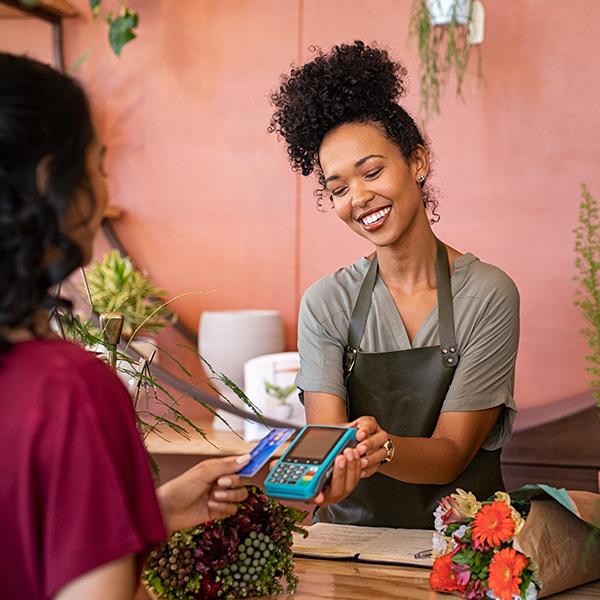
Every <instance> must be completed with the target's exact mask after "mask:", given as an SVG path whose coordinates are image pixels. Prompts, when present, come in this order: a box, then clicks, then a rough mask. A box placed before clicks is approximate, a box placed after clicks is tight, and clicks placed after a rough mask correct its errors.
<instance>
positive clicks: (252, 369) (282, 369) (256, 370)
mask: <svg viewBox="0 0 600 600" xmlns="http://www.w3.org/2000/svg"><path fill="white" fill-rule="evenodd" d="M299 369H300V357H299V355H298V353H297V352H280V353H278V354H267V355H265V356H257V357H256V358H252V359H250V360H249V361H248V362H246V364H245V365H244V391H245V392H246V395H247V396H248V398H250V400H252V402H254V404H255V405H256V406H257V407H258V408H259V409H260V411H261V412H262V414H264V415H268V416H271V417H275V418H277V419H278V420H281V421H287V422H288V423H290V424H292V425H294V426H295V427H301V426H302V425H304V424H305V423H306V416H305V414H304V407H303V406H302V404H301V403H300V400H299V399H298V394H297V392H296V393H292V394H290V395H289V396H288V398H287V399H286V403H285V404H286V405H285V406H284V407H283V408H282V409H279V408H278V405H279V404H280V403H279V402H278V401H277V400H276V399H275V398H273V397H272V396H269V394H267V391H266V389H265V383H266V382H267V381H268V382H269V383H273V384H275V385H278V386H280V387H287V386H288V385H292V384H293V383H294V381H295V379H296V374H297V373H298V370H299ZM277 411H281V414H280V416H278V413H277ZM288 411H289V412H288ZM268 431H269V430H268V429H267V428H266V427H265V426H264V425H261V424H260V423H256V422H253V421H246V423H245V425H244V439H245V440H247V441H255V440H260V439H261V438H263V437H264V436H265V435H266V434H267V433H268Z"/></svg>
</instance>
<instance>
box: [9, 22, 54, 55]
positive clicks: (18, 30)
mask: <svg viewBox="0 0 600 600" xmlns="http://www.w3.org/2000/svg"><path fill="white" fill-rule="evenodd" d="M0 51H2V52H12V53H16V54H27V56H30V57H31V58H35V59H37V60H44V61H50V62H52V59H53V56H54V52H53V50H52V25H51V24H50V23H47V22H45V21H42V20H40V19H30V18H29V17H23V18H19V17H3V18H1V19H0Z"/></svg>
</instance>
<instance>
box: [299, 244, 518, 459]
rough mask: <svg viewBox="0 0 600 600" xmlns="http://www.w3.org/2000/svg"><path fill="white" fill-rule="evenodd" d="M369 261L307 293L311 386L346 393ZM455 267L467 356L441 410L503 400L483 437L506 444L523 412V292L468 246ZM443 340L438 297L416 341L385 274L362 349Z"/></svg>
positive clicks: (460, 339)
mask: <svg viewBox="0 0 600 600" xmlns="http://www.w3.org/2000/svg"><path fill="white" fill-rule="evenodd" d="M368 266H369V261H368V259H366V258H361V259H360V260H358V261H357V262H355V263H354V264H353V265H351V266H349V267H345V268H343V269H339V270H337V271H336V272H335V273H332V274H330V275H327V276H326V277H323V278H322V279H320V280H319V281H317V282H316V283H315V284H313V285H312V286H311V287H310V288H308V290H307V291H306V292H305V294H304V297H303V298H302V303H301V307H300V317H299V323H298V351H299V353H300V372H299V373H298V376H297V378H296V385H297V386H298V387H299V388H301V389H303V390H304V391H310V392H326V393H329V394H334V395H336V396H338V397H340V398H342V399H343V398H345V396H346V390H345V388H344V382H343V368H342V356H343V351H344V347H345V345H346V343H347V338H348V322H349V318H350V314H351V313H352V308H353V306H354V303H355V301H356V298H357V296H358V291H359V289H360V285H361V283H362V280H363V278H364V276H365V274H366V272H367V268H368ZM454 266H455V270H454V272H453V273H452V277H451V285H452V297H453V302H454V323H455V333H456V342H457V346H458V353H459V356H460V362H459V364H458V367H457V368H456V372H455V374H454V378H453V380H452V384H451V385H450V389H449V390H448V393H447V395H446V399H445V401H444V404H443V406H442V412H447V411H471V410H482V409H486V408H492V407H494V406H499V405H504V406H505V409H504V411H503V413H502V416H501V418H500V419H499V420H498V422H497V423H496V425H495V427H494V429H493V430H492V432H491V433H490V435H489V437H488V439H487V440H486V441H485V443H484V444H483V447H484V448H485V449H487V450H495V449H496V448H500V447H501V446H503V445H504V444H506V442H508V440H509V439H510V437H511V431H512V423H513V421H514V418H515V416H516V410H517V408H516V405H515V402H514V379H515V360H516V356H517V348H518V344H519V292H518V290H517V287H516V286H515V284H514V283H513V281H512V280H511V279H510V278H509V277H508V276H507V275H506V274H505V273H504V272H503V271H501V270H500V269H498V268H497V267H494V266H492V265H489V264H486V263H483V262H481V261H480V260H479V259H478V258H477V257H476V256H474V255H473V254H470V253H467V254H464V255H462V256H460V257H458V258H457V259H456V261H455V264H454ZM436 344H439V340H438V317H437V304H436V305H435V306H434V307H433V309H432V310H431V312H430V313H429V315H428V316H427V318H426V319H425V321H424V323H423V324H422V325H421V328H420V329H419V331H418V332H417V334H416V335H415V338H414V340H413V343H412V345H411V343H410V342H409V339H408V336H407V334H406V330H405V328H404V324H403V322H402V319H401V317H400V314H399V313H398V310H397V308H396V304H395V303H394V300H393V298H392V296H391V295H390V293H389V291H388V289H387V288H386V286H385V284H384V283H383V280H382V279H381V278H380V277H378V278H377V282H376V284H375V289H374V291H373V302H372V305H371V311H370V313H369V317H368V319H367V324H366V328H365V333H364V336H363V339H362V342H361V349H362V350H363V351H365V352H390V351H394V350H407V349H409V348H419V347H424V346H433V345H436Z"/></svg>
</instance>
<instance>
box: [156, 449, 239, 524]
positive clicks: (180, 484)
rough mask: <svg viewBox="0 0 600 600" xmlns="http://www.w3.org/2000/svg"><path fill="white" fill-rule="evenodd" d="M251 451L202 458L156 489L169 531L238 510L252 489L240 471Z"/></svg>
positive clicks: (227, 515) (223, 516)
mask: <svg viewBox="0 0 600 600" xmlns="http://www.w3.org/2000/svg"><path fill="white" fill-rule="evenodd" d="M249 460H250V455H249V454H247V455H245V456H230V457H228V458H213V459H209V460H204V461H202V462H199V463H198V464H197V465H195V466H193V467H192V468H191V469H188V470H187V471H186V472H185V473H183V474H181V475H180V476H179V477H176V478H175V479H172V480H171V481H168V482H167V483H165V484H164V485H161V486H160V487H159V488H158V489H157V491H156V493H157V496H158V501H159V504H160V508H161V512H162V514H163V519H164V521H165V525H166V527H167V530H168V531H169V533H172V532H173V531H178V530H180V529H186V528H188V527H194V526H195V525H198V524H199V523H202V522H204V521H212V520H213V519H223V518H225V517H229V516H231V515H233V514H235V513H236V512H237V510H238V505H239V503H240V502H242V501H243V500H245V499H246V497H247V496H248V491H247V490H246V488H245V487H244V485H243V483H242V481H241V478H240V476H239V475H235V473H237V472H238V471H239V470H240V469H241V468H242V467H243V466H244V465H246V464H247V463H248V461H249Z"/></svg>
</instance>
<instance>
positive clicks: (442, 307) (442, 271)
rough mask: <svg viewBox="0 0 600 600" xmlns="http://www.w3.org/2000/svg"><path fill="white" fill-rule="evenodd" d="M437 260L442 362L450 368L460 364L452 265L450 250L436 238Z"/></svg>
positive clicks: (436, 273) (436, 271) (436, 274)
mask: <svg viewBox="0 0 600 600" xmlns="http://www.w3.org/2000/svg"><path fill="white" fill-rule="evenodd" d="M436 242H437V260H436V261H435V276H436V280H437V300H438V330H439V334H440V347H441V348H440V349H441V351H442V364H443V365H444V366H445V367H448V368H450V369H452V368H454V367H455V366H456V365H457V364H458V353H457V351H456V338H455V337H454V307H453V304H452V286H451V285H450V265H449V264H448V252H447V250H446V246H445V245H444V244H443V242H440V240H438V239H437V238H436Z"/></svg>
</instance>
